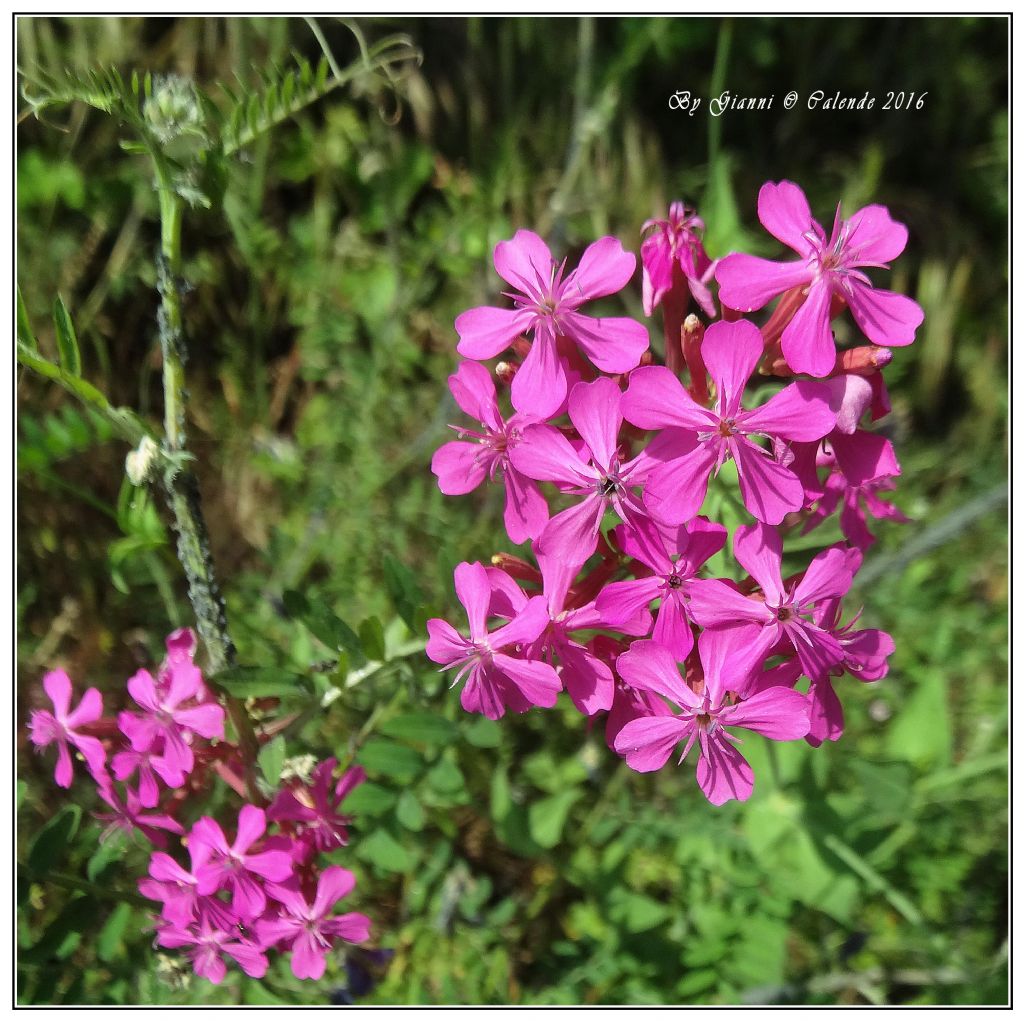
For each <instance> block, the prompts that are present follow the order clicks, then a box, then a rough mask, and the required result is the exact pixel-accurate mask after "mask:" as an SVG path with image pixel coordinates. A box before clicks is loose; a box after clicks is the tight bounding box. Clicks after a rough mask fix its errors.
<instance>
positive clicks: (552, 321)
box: [455, 230, 649, 418]
mask: <svg viewBox="0 0 1024 1021" xmlns="http://www.w3.org/2000/svg"><path fill="white" fill-rule="evenodd" d="M494 268H495V269H496V270H497V271H498V274H499V275H500V276H501V277H502V279H503V280H505V281H507V282H508V283H509V284H511V285H512V287H513V288H515V290H514V291H513V292H512V293H510V294H509V295H508V297H510V298H511V299H512V301H513V302H514V303H515V306H516V307H515V308H514V309H502V308H490V307H481V308H474V309H470V310H469V311H468V312H463V313H462V315H460V316H459V317H458V319H456V320H455V329H456V331H457V332H458V334H459V348H458V350H459V354H461V355H463V356H464V357H466V358H474V359H477V360H482V359H485V358H493V357H494V356H495V355H497V354H500V353H501V352H502V351H504V350H505V348H507V347H508V346H509V345H510V344H511V343H512V341H513V340H515V339H516V338H517V337H519V336H520V335H522V334H524V333H526V332H528V331H530V330H532V331H533V346H532V347H531V349H530V353H529V354H528V355H527V356H526V358H525V360H524V361H523V364H522V365H521V366H520V368H519V371H518V372H517V373H516V375H515V378H514V379H513V380H512V403H513V405H514V406H515V408H516V409H517V410H518V411H520V412H523V413H528V414H531V415H536V416H537V417H539V418H546V417H548V416H549V415H551V414H553V413H554V412H555V411H556V410H557V409H558V408H559V406H560V405H561V404H562V402H563V401H564V400H565V395H566V392H567V382H566V374H565V366H564V365H563V363H562V360H561V358H560V357H559V355H558V351H557V348H556V343H555V338H556V336H558V335H562V336H565V337H568V338H569V339H570V340H572V341H574V342H575V343H576V344H577V345H578V346H579V347H580V348H582V349H583V351H584V353H585V354H586V355H587V357H588V358H589V359H590V360H591V361H592V362H593V363H594V365H596V366H597V368H598V369H600V370H601V371H602V372H610V373H619V372H627V371H628V370H629V369H632V368H633V367H634V366H636V365H637V364H638V363H639V361H640V356H641V355H642V354H643V353H644V351H646V350H647V346H648V343H649V338H648V336H647V329H646V328H645V327H644V326H642V325H641V324H640V323H638V322H635V321H634V320H632V319H628V318H621V317H616V318H607V319H594V318H592V317H590V316H586V315H583V314H582V313H580V312H579V311H578V309H579V307H580V306H581V305H582V304H584V302H587V301H592V300H593V299H594V298H601V297H604V296H606V295H609V294H615V293H616V292H617V291H621V290H622V288H623V287H625V286H626V284H627V283H629V279H630V277H631V276H632V275H633V271H634V270H635V269H636V256H635V255H633V254H631V253H630V252H626V251H623V248H622V245H621V243H620V242H619V241H618V240H617V239H616V238H613V237H604V238H601V239H600V240H599V241H595V242H594V243H593V244H592V245H590V247H589V248H587V250H586V251H585V252H584V253H583V257H582V258H581V259H580V264H579V266H578V267H577V269H575V270H574V271H573V272H572V273H570V274H569V275H568V276H567V277H566V278H565V279H564V280H563V279H562V274H563V273H564V271H565V263H564V262H563V263H562V264H561V265H559V264H557V263H556V262H555V261H554V259H553V258H552V257H551V251H550V250H549V248H548V246H547V245H546V244H545V243H544V241H543V240H541V238H539V237H538V236H537V235H536V234H534V233H533V232H532V231H528V230H520V231H517V232H516V235H515V237H514V238H512V240H511V241H500V242H499V243H498V244H497V246H496V247H495V249H494Z"/></svg>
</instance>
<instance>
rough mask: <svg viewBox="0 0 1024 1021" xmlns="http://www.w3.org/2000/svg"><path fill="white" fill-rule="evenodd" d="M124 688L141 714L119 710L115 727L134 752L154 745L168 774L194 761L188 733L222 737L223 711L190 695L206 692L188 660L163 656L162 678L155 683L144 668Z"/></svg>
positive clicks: (187, 767) (188, 767)
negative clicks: (162, 681) (163, 680)
mask: <svg viewBox="0 0 1024 1021" xmlns="http://www.w3.org/2000/svg"><path fill="white" fill-rule="evenodd" d="M128 693H129V694H130V695H131V696H132V698H133V699H134V700H135V702H136V703H137V704H138V705H140V706H141V707H142V708H143V709H145V710H146V715H145V716H136V715H135V714H134V713H128V712H124V713H121V714H120V715H119V716H118V726H119V727H120V728H121V731H122V733H123V734H124V735H125V737H127V738H128V740H129V741H130V742H131V745H132V748H133V749H134V750H135V751H137V752H145V751H150V750H152V749H154V747H155V746H159V748H160V750H161V755H162V757H163V760H164V762H165V763H166V768H167V769H168V770H169V771H170V772H171V773H176V772H182V773H191V772H192V768H193V766H194V765H195V757H194V756H193V754H192V748H191V747H190V742H191V740H192V735H193V734H198V735H199V736H200V737H205V738H207V739H212V738H219V739H223V737H224V710H223V709H222V708H221V707H220V706H219V705H217V704H216V703H215V702H198V703H194V704H192V705H186V704H184V703H188V702H189V701H191V700H194V699H198V698H202V697H203V695H204V694H205V693H206V689H205V686H204V685H203V676H202V674H201V673H200V672H199V669H198V668H197V667H195V666H194V665H193V664H192V663H191V661H190V660H189V661H179V662H172V661H170V660H169V661H168V671H167V683H166V685H162V684H160V685H158V684H157V682H155V681H154V680H153V677H152V676H151V675H150V673H149V672H148V671H147V670H140V671H139V672H138V673H137V674H135V676H134V677H132V678H130V679H129V681H128Z"/></svg>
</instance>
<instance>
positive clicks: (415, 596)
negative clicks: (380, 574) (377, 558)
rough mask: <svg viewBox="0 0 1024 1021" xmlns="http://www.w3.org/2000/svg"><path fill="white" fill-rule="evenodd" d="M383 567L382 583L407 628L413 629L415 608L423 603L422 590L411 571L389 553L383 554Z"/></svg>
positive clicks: (414, 628) (414, 626) (414, 627)
mask: <svg viewBox="0 0 1024 1021" xmlns="http://www.w3.org/2000/svg"><path fill="white" fill-rule="evenodd" d="M383 567H384V584H385V586H386V587H387V590H388V594H389V595H390V596H391V601H392V602H393V603H394V604H395V609H396V610H398V615H399V616H400V617H401V618H402V620H404V621H405V623H406V624H407V625H408V627H409V630H410V631H415V630H416V610H417V608H418V607H419V606H420V605H421V604H422V603H423V590H422V589H421V588H420V586H419V582H417V581H416V576H415V575H414V574H413V573H412V571H410V570H409V568H408V567H406V566H405V564H403V563H400V562H399V561H398V560H396V559H395V558H394V557H393V556H391V554H385V556H384V563H383Z"/></svg>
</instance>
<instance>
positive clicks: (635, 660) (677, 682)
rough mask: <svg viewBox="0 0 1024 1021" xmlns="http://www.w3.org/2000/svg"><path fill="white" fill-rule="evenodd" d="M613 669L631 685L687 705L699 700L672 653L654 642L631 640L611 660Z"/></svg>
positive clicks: (696, 702) (698, 706) (695, 707)
mask: <svg viewBox="0 0 1024 1021" xmlns="http://www.w3.org/2000/svg"><path fill="white" fill-rule="evenodd" d="M615 669H616V670H617V671H618V672H619V675H620V676H621V677H622V679H623V680H624V681H625V682H626V683H627V684H628V685H629V686H630V687H631V688H638V689H639V690H640V691H652V692H654V693H655V694H656V695H662V696H664V697H665V698H667V699H670V700H671V701H673V702H675V704H676V705H678V706H685V707H688V708H690V709H697V708H700V706H701V705H702V704H703V701H704V700H703V699H702V698H701V697H700V696H699V695H695V694H694V693H693V691H692V689H691V688H690V687H689V685H687V684H686V682H685V681H684V680H683V679H682V678H681V677H680V676H679V668H678V667H677V665H676V660H675V657H674V656H673V655H672V653H671V652H669V650H668V649H666V648H665V647H664V646H663V645H659V644H658V643H657V642H652V641H648V640H646V639H644V640H641V641H639V642H633V644H632V645H631V646H630V647H629V649H628V650H627V651H626V652H624V653H623V654H622V655H621V656H619V658H618V659H617V660H616V661H615Z"/></svg>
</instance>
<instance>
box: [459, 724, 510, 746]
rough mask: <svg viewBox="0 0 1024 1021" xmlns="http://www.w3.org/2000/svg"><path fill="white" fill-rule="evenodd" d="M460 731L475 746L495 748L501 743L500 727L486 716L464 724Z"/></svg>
mask: <svg viewBox="0 0 1024 1021" xmlns="http://www.w3.org/2000/svg"><path fill="white" fill-rule="evenodd" d="M462 732H463V734H465V737H466V740H467V741H468V742H469V743H470V744H471V745H473V746H474V747H475V748H497V747H498V746H499V745H500V744H501V727H499V726H498V724H497V723H495V722H494V720H489V719H487V717H486V716H481V717H480V718H479V719H477V720H474V721H473V722H472V723H470V724H468V725H466V726H464V727H463V731H462Z"/></svg>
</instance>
